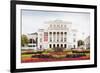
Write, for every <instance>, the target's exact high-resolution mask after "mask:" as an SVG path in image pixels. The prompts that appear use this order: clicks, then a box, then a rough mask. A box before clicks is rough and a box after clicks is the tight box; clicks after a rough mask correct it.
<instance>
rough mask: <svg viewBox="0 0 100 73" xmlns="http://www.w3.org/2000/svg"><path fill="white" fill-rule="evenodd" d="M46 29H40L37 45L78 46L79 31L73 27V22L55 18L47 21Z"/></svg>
mask: <svg viewBox="0 0 100 73" xmlns="http://www.w3.org/2000/svg"><path fill="white" fill-rule="evenodd" d="M46 24H47V25H48V26H47V27H45V29H39V30H38V32H37V33H38V36H37V37H38V41H37V47H38V48H39V49H48V48H64V49H71V48H77V38H76V37H77V34H76V33H77V32H76V30H75V29H71V25H72V23H71V22H66V21H62V20H54V21H49V22H47V23H46Z"/></svg>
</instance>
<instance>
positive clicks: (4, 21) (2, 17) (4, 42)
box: [0, 0, 100, 73]
mask: <svg viewBox="0 0 100 73" xmlns="http://www.w3.org/2000/svg"><path fill="white" fill-rule="evenodd" d="M34 1H45V2H58V3H73V4H87V5H96V4H97V0H34ZM98 4H100V2H99V0H98ZM99 24H100V5H98V67H97V68H85V69H71V70H58V71H57V70H55V71H42V72H36V73H57V72H58V73H74V72H76V73H99V72H100V53H99V51H100V45H99V44H100V41H99V40H100V38H99V37H100V33H99V31H100V28H99V27H100V25H99ZM9 38H10V0H0V73H9V67H10V39H9ZM34 73H35V72H34Z"/></svg>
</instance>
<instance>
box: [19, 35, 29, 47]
mask: <svg viewBox="0 0 100 73" xmlns="http://www.w3.org/2000/svg"><path fill="white" fill-rule="evenodd" d="M28 42H29V40H28V38H27V36H26V35H22V36H21V46H25V45H27V44H28Z"/></svg>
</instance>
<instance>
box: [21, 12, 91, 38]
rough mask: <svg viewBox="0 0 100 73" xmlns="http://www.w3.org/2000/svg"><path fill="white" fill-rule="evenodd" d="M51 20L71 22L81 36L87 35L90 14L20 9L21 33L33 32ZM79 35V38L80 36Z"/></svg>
mask: <svg viewBox="0 0 100 73" xmlns="http://www.w3.org/2000/svg"><path fill="white" fill-rule="evenodd" d="M52 20H64V21H70V22H72V25H71V26H72V28H75V29H77V30H78V34H79V36H80V37H81V35H82V33H84V36H88V35H89V32H90V14H89V13H74V12H54V11H36V10H22V34H27V33H34V32H37V30H38V29H40V28H44V27H43V26H45V25H47V24H45V22H47V21H52ZM80 37H79V38H80Z"/></svg>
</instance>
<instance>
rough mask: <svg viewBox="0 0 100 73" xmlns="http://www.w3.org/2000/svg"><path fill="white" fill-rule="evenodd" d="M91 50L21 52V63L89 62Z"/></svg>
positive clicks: (50, 49)
mask: <svg viewBox="0 0 100 73" xmlns="http://www.w3.org/2000/svg"><path fill="white" fill-rule="evenodd" d="M89 59H90V50H89V49H67V50H65V49H64V50H63V51H55V50H53V49H52V48H49V49H45V50H42V51H36V50H33V49H28V50H26V49H22V50H21V62H22V63H29V62H51V61H72V60H89Z"/></svg>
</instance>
